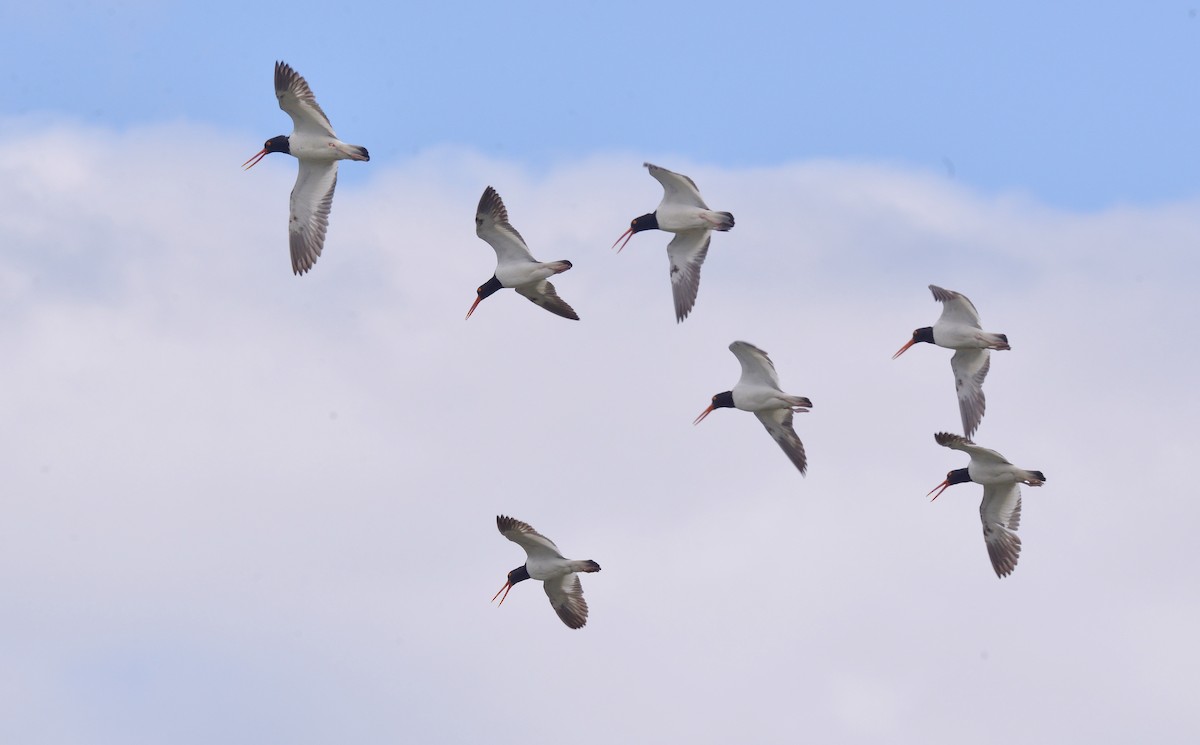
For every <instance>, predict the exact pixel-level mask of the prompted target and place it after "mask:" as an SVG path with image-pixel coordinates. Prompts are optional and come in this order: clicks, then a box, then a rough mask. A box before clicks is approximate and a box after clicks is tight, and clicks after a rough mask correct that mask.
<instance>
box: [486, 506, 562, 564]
mask: <svg viewBox="0 0 1200 745" xmlns="http://www.w3.org/2000/svg"><path fill="white" fill-rule="evenodd" d="M496 528H497V529H498V530H499V531H500V534H501V535H503V536H504V537H505V538H507V539H508V540H510V541H512V542H513V543H515V544H517V545H518V546H520V547H521V548H523V549H525V553H526V554H527V555H528V556H529V558H530V559H534V560H537V559H561V558H563V555H562V553H561V552H560V551H559V550H558V546H555V545H554V541H552V540H550V539H549V538H547V537H546V536H544V535H542V534H541V533H539V532H537V531H536V530H534V529H533V526H531V525H530V524H529V523H525V522H521V521H520V520H518V519H516V518H513V517H508V516H507V515H498V516H497V517H496Z"/></svg>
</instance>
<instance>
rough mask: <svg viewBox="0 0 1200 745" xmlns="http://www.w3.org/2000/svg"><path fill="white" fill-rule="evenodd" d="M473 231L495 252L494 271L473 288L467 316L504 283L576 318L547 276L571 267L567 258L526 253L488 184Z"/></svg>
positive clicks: (540, 303)
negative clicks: (551, 258)
mask: <svg viewBox="0 0 1200 745" xmlns="http://www.w3.org/2000/svg"><path fill="white" fill-rule="evenodd" d="M475 234H476V235H478V236H479V237H480V238H482V239H483V240H485V241H487V242H488V245H490V246H491V247H492V249H494V250H495V252H496V273H495V274H493V275H492V278H491V279H489V280H488V281H487V282H484V283H483V284H482V285H480V286H479V288H478V289H477V290H475V292H476V294H477V297H476V298H475V302H474V303H473V304H472V305H471V309H470V310H468V311H467V318H470V317H471V314H472V313H474V312H475V308H476V307H478V306H479V303H481V302H483V299H484V298H486V297H490V296H491V295H492V294H493V293H495V292H496V291H498V290H500V289H501V288H504V287H511V288H512V289H514V290H516V291H517V293H518V294H519V295H522V296H524V297H527V298H529V299H530V300H532V301H533V302H535V303H537V304H538V305H540V306H541V307H543V308H545V309H546V310H548V311H550V312H551V313H553V314H555V315H557V316H562V317H563V318H570V319H571V320H572V321H578V320H579V316H578V315H577V314H576V313H575V310H574V309H573V308H572V307H571V306H569V305H567V304H566V302H564V301H563V299H562V298H560V297H559V296H558V293H557V292H555V290H554V285H552V284H550V281H549V280H548V279H547V277H553V276H554V275H555V274H561V273H563V272H565V271H567V270H568V269H570V268H571V262H569V261H538V260H537V259H535V258H533V254H531V253H529V247H528V246H526V245H525V239H524V238H522V237H521V234H520V233H518V232H517V229H516V228H514V227H513V226H512V225H510V224H509V222H508V210H506V209H505V208H504V202H503V201H502V200H501V199H500V195H499V194H497V193H496V190H495V189H493V188H492V187H490V186H489V187H488V188H486V189H484V190H483V196H482V197H480V198H479V207H478V208H477V209H476V210H475Z"/></svg>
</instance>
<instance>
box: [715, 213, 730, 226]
mask: <svg viewBox="0 0 1200 745" xmlns="http://www.w3.org/2000/svg"><path fill="white" fill-rule="evenodd" d="M712 214H713V215H714V216H716V218H717V222H716V224H715V225H714V226H713V230H729V229H730V228H732V227H733V213H732V212H714V213H712Z"/></svg>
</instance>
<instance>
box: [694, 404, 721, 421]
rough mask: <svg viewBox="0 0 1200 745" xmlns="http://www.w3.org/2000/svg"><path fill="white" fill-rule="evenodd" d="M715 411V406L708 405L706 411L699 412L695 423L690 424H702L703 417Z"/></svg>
mask: <svg viewBox="0 0 1200 745" xmlns="http://www.w3.org/2000/svg"><path fill="white" fill-rule="evenodd" d="M716 410H717V407H716V406H712V405H709V407H708V408H707V409H705V410H704V411H702V412H700V416H698V417H696V421H694V422H692V424H693V425H696V424H699V423H700V422H703V421H704V417H706V416H708V415H709V414H711V413H713V412H714V411H716Z"/></svg>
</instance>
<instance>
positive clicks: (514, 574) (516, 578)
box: [492, 564, 529, 605]
mask: <svg viewBox="0 0 1200 745" xmlns="http://www.w3.org/2000/svg"><path fill="white" fill-rule="evenodd" d="M527 579H529V570H528V569H526V568H525V565H524V564H522V565H521V566H519V567H517V568H516V569H514V570H512V571H511V572H509V573H508V581H507V582H505V583H504V587H501V588H500V590H499V591H498V592H497V593H496V594H495V595H493V596H492V600H495V599H496V598H500V593H501V592H502V593H504V597H503V598H500V605H504V599H505V598H507V597H508V591H509V590H511V589H512V588H513V585H515V584H517V583H518V582H524V581H525V580H527Z"/></svg>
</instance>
